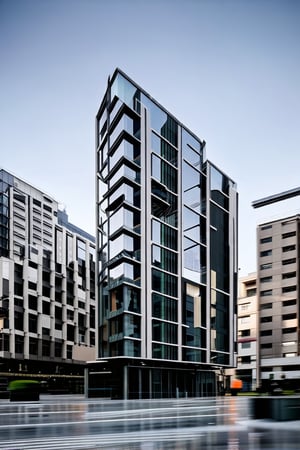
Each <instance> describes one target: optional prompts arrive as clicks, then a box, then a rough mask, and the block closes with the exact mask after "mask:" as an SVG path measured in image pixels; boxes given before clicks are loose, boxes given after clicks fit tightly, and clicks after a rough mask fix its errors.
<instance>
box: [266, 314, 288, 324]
mask: <svg viewBox="0 0 300 450" xmlns="http://www.w3.org/2000/svg"><path fill="white" fill-rule="evenodd" d="M281 318H282V320H293V319H297V314H296V313H289V314H282V316H281ZM272 321H273V317H272V316H267V317H261V318H260V322H261V323H270V322H272Z"/></svg>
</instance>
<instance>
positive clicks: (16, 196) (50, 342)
mask: <svg viewBox="0 0 300 450" xmlns="http://www.w3.org/2000/svg"><path fill="white" fill-rule="evenodd" d="M94 241H95V240H94V238H93V237H92V236H90V235H89V234H88V233H86V232H84V231H83V230H81V229H79V228H78V227H76V226H74V225H72V224H71V223H69V221H68V216H67V214H66V212H65V211H63V210H61V209H60V208H59V204H58V202H57V201H55V200H54V199H53V198H52V197H50V196H49V195H48V194H46V193H44V192H42V191H41V190H39V189H37V188H35V187H33V186H32V185H30V184H28V183H26V182H25V181H23V180H22V179H20V178H18V177H16V176H14V175H13V174H11V173H9V172H7V171H5V170H3V169H1V170H0V298H1V300H0V302H1V304H0V307H1V318H0V362H1V366H0V375H1V376H8V377H14V378H15V377H18V376H24V375H26V374H27V375H32V376H35V377H37V376H40V377H41V378H43V377H44V378H47V377H48V375H55V378H56V379H57V380H59V377H60V376H61V377H63V376H64V375H68V380H69V381H68V383H69V384H70V383H71V382H72V378H70V374H72V375H73V376H75V375H79V376H80V377H81V378H80V379H78V382H77V384H78V383H80V384H81V385H83V378H82V376H83V364H84V363H85V361H87V360H90V359H94V358H95V331H96V327H95V242H94ZM52 379H53V377H52ZM75 381H76V380H75ZM75 381H74V382H75ZM73 384H74V383H73Z"/></svg>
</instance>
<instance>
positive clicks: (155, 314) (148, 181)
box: [89, 69, 237, 398]
mask: <svg viewBox="0 0 300 450" xmlns="http://www.w3.org/2000/svg"><path fill="white" fill-rule="evenodd" d="M96 161H97V168H96V169H97V170H96V171H97V182H96V184H97V189H96V200H97V213H96V217H97V236H96V246H97V249H98V261H97V265H98V268H97V273H99V278H98V291H99V300H100V302H99V329H98V331H99V343H98V359H97V361H95V362H94V363H93V364H91V365H90V368H89V395H99V393H101V394H102V395H111V396H113V397H119V398H134V397H139V398H141V397H147V398H148V397H150V398H154V397H156V398H159V397H172V396H181V395H189V396H193V395H197V396H198V395H214V394H215V393H216V386H217V380H216V376H215V371H216V370H217V369H222V368H226V367H232V366H234V365H235V364H236V320H237V317H236V308H237V191H236V185H235V183H234V182H233V181H232V180H231V179H230V178H229V177H228V176H226V175H225V174H224V173H223V172H222V171H221V170H220V169H218V168H217V167H216V166H215V165H214V164H213V163H211V162H210V161H208V160H207V159H206V155H205V142H204V141H203V140H201V139H199V138H198V137H197V136H195V135H194V134H193V133H192V132H191V131H190V130H188V128H186V127H185V126H184V125H183V124H182V123H180V122H179V121H178V120H177V119H176V118H175V117H173V116H172V115H171V114H170V113H169V112H168V111H167V110H166V109H165V108H163V107H162V106H161V105H160V104H159V103H157V102H156V101H155V100H154V99H153V98H152V97H151V96H150V95H149V94H147V93H146V92H145V91H144V90H143V89H142V88H141V87H139V86H138V85H137V84H136V83H135V82H134V81H132V80H131V79H129V78H128V76H127V75H126V74H124V73H123V72H122V71H120V70H119V69H117V70H116V71H115V72H114V74H113V76H112V77H111V78H110V79H109V80H108V86H107V91H106V93H105V95H104V98H103V101H102V103H101V106H100V108H99V111H98V113H97V117H96Z"/></svg>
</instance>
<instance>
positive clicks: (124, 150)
mask: <svg viewBox="0 0 300 450" xmlns="http://www.w3.org/2000/svg"><path fill="white" fill-rule="evenodd" d="M123 157H124V158H126V159H129V160H130V161H134V162H135V163H136V164H138V165H140V150H139V145H138V144H132V143H131V142H128V141H127V140H126V139H123V140H122V141H121V143H120V145H119V146H118V147H117V148H116V150H115V151H114V153H113V154H112V155H111V156H110V158H109V166H110V170H112V169H113V167H114V166H115V165H116V163H117V162H118V161H119V160H120V159H121V158H123Z"/></svg>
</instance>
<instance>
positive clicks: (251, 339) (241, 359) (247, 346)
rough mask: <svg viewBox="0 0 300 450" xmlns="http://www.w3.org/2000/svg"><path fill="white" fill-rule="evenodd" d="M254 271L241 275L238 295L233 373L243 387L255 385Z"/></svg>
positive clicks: (255, 325) (255, 293) (256, 360)
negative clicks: (236, 335)
mask: <svg viewBox="0 0 300 450" xmlns="http://www.w3.org/2000/svg"><path fill="white" fill-rule="evenodd" d="M256 280H257V279H256V273H251V274H249V275H247V276H244V277H241V278H240V280H239V297H238V358H237V368H236V371H235V375H236V377H237V378H239V379H241V380H242V381H243V389H244V390H247V391H252V390H255V389H256V387H257V363H258V358H257V288H256Z"/></svg>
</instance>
